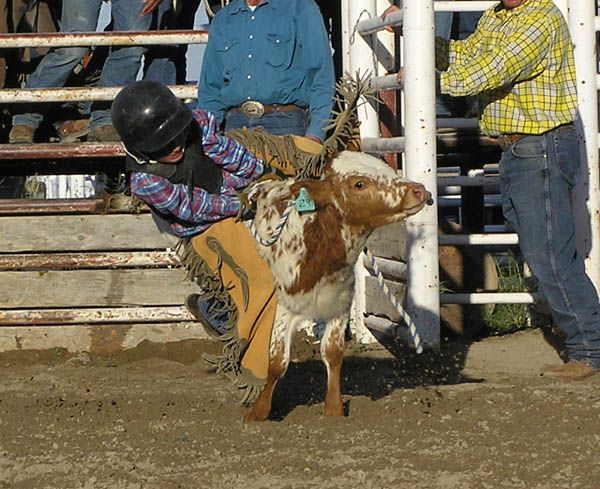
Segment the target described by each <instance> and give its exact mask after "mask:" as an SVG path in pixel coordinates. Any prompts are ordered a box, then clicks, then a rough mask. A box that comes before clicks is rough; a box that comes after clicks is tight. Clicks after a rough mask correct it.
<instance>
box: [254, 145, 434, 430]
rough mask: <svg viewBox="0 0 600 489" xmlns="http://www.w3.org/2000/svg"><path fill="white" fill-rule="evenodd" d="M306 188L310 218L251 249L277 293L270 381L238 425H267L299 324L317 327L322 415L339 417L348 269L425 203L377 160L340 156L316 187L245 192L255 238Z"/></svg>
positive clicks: (294, 217) (292, 184) (303, 183)
mask: <svg viewBox="0 0 600 489" xmlns="http://www.w3.org/2000/svg"><path fill="white" fill-rule="evenodd" d="M301 188H305V189H306V190H307V191H308V195H309V196H310V197H311V198H312V200H313V201H314V202H315V204H316V209H315V211H313V212H307V213H299V212H297V211H296V210H293V211H292V212H291V213H290V215H289V218H288V221H287V223H286V224H285V227H284V228H283V231H282V233H281V235H280V237H279V239H278V240H277V241H276V243H275V244H273V245H272V246H270V247H268V246H262V245H260V244H258V245H257V246H258V248H259V253H260V254H261V256H262V257H263V258H264V259H265V260H266V261H267V262H268V264H269V266H270V268H271V271H272V272H273V277H274V280H275V285H276V289H277V294H278V306H277V313H276V318H275V324H274V327H273V332H272V335H271V345H270V360H269V374H268V379H267V383H266V385H265V387H264V389H263V391H262V393H261V394H260V396H259V398H258V399H257V400H256V402H255V403H254V404H253V406H252V407H251V408H250V410H249V411H248V412H247V413H246V415H245V416H244V420H245V421H259V420H260V421H262V420H265V419H267V417H268V416H269V412H270V410H271V398H272V394H273V389H274V387H275V384H276V383H277V381H278V380H279V379H280V378H281V377H282V376H283V374H284V373H285V371H286V369H287V366H288V363H289V360H290V345H291V340H292V335H293V333H294V332H295V331H296V330H297V328H298V327H299V326H300V325H301V323H303V322H304V321H306V320H311V321H316V322H324V323H325V331H324V334H323V337H322V339H321V356H322V359H323V361H324V363H325V365H326V367H327V376H328V382H327V396H326V398H325V414H326V415H330V416H340V415H342V414H343V404H342V396H341V391H340V371H341V366H342V356H343V349H344V333H345V329H346V325H347V323H348V320H349V315H350V306H351V302H352V296H353V292H354V270H353V269H354V265H355V263H356V261H357V259H358V256H359V254H360V252H361V251H362V250H363V248H364V246H365V244H366V241H367V238H368V237H369V235H370V233H371V232H372V231H373V230H375V229H377V228H379V227H381V226H384V225H386V224H390V223H393V222H398V221H401V220H403V219H405V218H406V217H408V216H410V215H412V214H415V213H416V212H418V211H419V210H421V208H422V207H423V206H424V205H425V203H426V202H427V201H428V200H429V199H430V198H431V196H430V194H429V193H428V192H427V191H426V190H425V188H424V187H423V185H421V184H419V183H414V182H410V181H408V180H404V179H402V178H400V176H398V174H397V173H396V171H395V170H393V169H392V168H390V167H389V166H387V165H386V164H385V163H384V162H382V161H381V160H379V159H377V158H374V157H372V156H369V155H366V154H364V153H357V152H349V151H345V152H342V153H341V154H339V155H338V156H337V157H336V158H335V159H333V160H332V162H331V163H330V164H329V165H328V166H327V169H326V170H325V172H324V174H323V177H322V178H321V179H320V180H299V181H295V180H291V179H290V180H285V181H269V182H266V183H261V184H260V185H258V186H257V187H256V188H255V189H254V191H253V192H252V200H253V201H254V202H255V204H256V206H257V212H256V217H255V219H254V225H255V227H256V230H257V231H258V234H259V235H260V236H263V237H267V236H271V235H272V234H273V232H274V229H275V227H276V226H277V224H278V223H279V222H280V218H281V215H282V213H283V211H284V209H285V208H286V206H287V204H288V203H289V202H290V201H291V200H293V199H296V198H297V197H298V195H299V193H300V189H301Z"/></svg>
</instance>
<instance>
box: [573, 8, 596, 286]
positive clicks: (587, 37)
mask: <svg viewBox="0 0 600 489" xmlns="http://www.w3.org/2000/svg"><path fill="white" fill-rule="evenodd" d="M595 16H596V12H595V8H594V1H593V0H569V25H570V29H571V36H572V38H573V44H574V46H575V67H576V71H577V94H578V96H579V116H580V120H581V126H582V130H583V135H584V137H585V146H583V148H582V149H583V153H582V154H584V155H585V158H584V162H586V163H587V165H586V166H587V173H586V172H585V171H584V174H583V176H584V178H583V179H582V180H583V181H582V182H581V183H580V184H579V185H578V186H577V188H576V189H575V192H574V196H575V199H574V212H575V227H576V229H577V241H578V248H579V250H580V251H581V252H582V253H583V254H584V256H586V270H587V272H588V274H589V276H590V278H591V279H592V282H593V283H594V285H595V286H596V289H597V290H600V241H599V240H600V174H599V171H598V91H597V90H598V88H597V85H596V79H597V78H598V73H597V69H596V33H595V26H594V24H595Z"/></svg>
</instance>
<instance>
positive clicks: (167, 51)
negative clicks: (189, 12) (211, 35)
mask: <svg viewBox="0 0 600 489" xmlns="http://www.w3.org/2000/svg"><path fill="white" fill-rule="evenodd" d="M152 24H153V25H152V26H151V28H152V30H171V29H176V28H177V26H176V19H175V9H174V8H173V4H172V2H170V1H168V0H163V2H162V3H161V4H160V5H159V6H158V25H156V24H157V23H156V22H152ZM178 49H179V47H178V46H149V48H148V51H147V52H146V56H145V58H144V80H152V81H156V82H159V83H163V84H164V85H175V84H176V83H177V67H176V58H177V52H178Z"/></svg>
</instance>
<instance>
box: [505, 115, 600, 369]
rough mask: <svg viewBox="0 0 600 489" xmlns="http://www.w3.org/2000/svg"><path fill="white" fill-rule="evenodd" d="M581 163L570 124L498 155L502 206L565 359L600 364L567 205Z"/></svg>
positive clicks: (593, 307) (595, 309)
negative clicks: (561, 337) (561, 334)
mask: <svg viewBox="0 0 600 489" xmlns="http://www.w3.org/2000/svg"><path fill="white" fill-rule="evenodd" d="M580 163H581V162H580V153H579V138H578V136H577V133H576V131H575V129H574V128H573V126H562V127H559V128H556V129H554V130H552V131H549V132H547V133H545V134H542V135H539V136H527V137H525V138H523V139H521V140H519V141H517V142H516V143H514V144H512V145H510V146H509V147H508V149H507V150H506V151H504V152H503V154H502V159H501V160H500V176H501V179H502V184H501V188H502V206H503V212H504V216H505V217H506V219H507V220H508V221H509V222H510V224H511V225H512V227H513V228H514V229H515V231H516V232H517V234H518V236H519V243H520V246H521V251H522V252H523V256H524V258H525V261H526V262H527V263H528V265H529V266H530V268H531V270H532V272H533V274H534V276H535V277H536V279H537V280H538V283H539V285H540V288H541V290H542V292H543V293H544V295H545V296H546V300H547V301H548V305H549V306H550V309H551V310H552V315H553V319H554V322H555V323H556V324H557V326H558V327H559V328H560V329H561V330H562V331H563V332H564V333H565V335H566V340H565V346H566V348H567V351H568V353H569V358H570V359H574V360H580V361H582V362H584V363H586V364H588V365H590V366H592V367H595V368H600V306H599V304H598V295H597V293H596V289H595V288H594V285H593V284H592V282H591V280H590V279H589V277H588V276H587V275H586V272H585V267H584V260H583V256H581V255H580V254H578V252H577V250H576V248H575V229H574V220H573V213H572V207H571V192H572V189H573V187H574V185H575V184H576V182H577V178H578V176H579V173H580Z"/></svg>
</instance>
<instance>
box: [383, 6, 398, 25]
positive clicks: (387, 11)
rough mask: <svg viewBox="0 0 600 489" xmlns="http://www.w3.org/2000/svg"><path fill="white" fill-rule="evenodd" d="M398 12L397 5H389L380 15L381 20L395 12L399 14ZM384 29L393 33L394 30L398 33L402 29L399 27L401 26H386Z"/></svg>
mask: <svg viewBox="0 0 600 489" xmlns="http://www.w3.org/2000/svg"><path fill="white" fill-rule="evenodd" d="M399 11H400V7H398V6H397V5H390V6H389V7H388V8H386V9H385V10H384V12H383V13H382V14H381V18H382V19H383V20H385V18H386V17H387V16H388V15H390V14H393V13H395V12H399ZM384 29H385V30H386V31H388V32H394V31H396V30H397V31H400V30H401V29H402V27H401V26H396V27H395V26H391V25H386V26H385V27H384Z"/></svg>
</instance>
